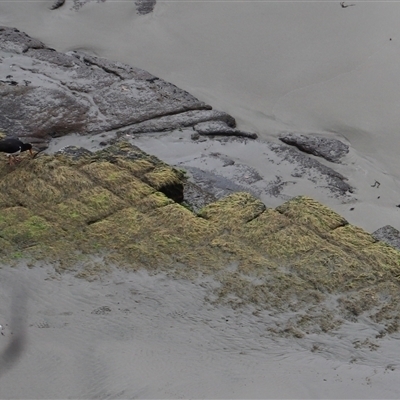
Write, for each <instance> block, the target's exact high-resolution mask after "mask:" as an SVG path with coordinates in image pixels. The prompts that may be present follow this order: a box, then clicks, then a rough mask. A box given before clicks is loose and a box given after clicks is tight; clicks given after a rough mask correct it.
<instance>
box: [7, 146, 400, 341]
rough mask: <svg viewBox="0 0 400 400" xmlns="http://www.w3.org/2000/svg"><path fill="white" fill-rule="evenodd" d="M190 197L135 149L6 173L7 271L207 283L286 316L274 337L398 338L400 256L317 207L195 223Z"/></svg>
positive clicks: (218, 297) (163, 167) (247, 201)
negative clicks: (351, 331) (140, 275)
mask: <svg viewBox="0 0 400 400" xmlns="http://www.w3.org/2000/svg"><path fill="white" fill-rule="evenodd" d="M185 185H186V182H185V176H184V174H183V173H182V172H181V171H179V170H176V169H174V168H172V167H170V166H168V165H167V164H165V163H163V162H162V161H160V160H159V159H157V158H156V157H154V156H151V155H148V154H146V153H144V152H142V151H141V150H140V149H138V148H137V147H135V146H132V145H130V144H128V143H118V144H115V145H112V146H110V147H108V148H107V149H104V150H101V151H98V152H95V153H92V152H89V151H82V150H81V149H79V148H69V149H66V150H65V151H63V152H62V153H59V154H55V155H43V154H39V155H38V156H37V157H36V158H34V159H31V158H30V156H29V155H26V156H24V159H23V160H22V161H21V163H20V164H19V165H17V166H15V167H13V166H9V165H7V164H6V163H4V164H3V163H2V164H0V188H1V191H0V243H1V246H0V249H1V261H2V262H3V263H11V264H12V263H17V262H19V260H21V259H26V260H29V263H30V264H31V265H34V264H36V263H37V262H39V263H41V262H44V261H46V262H50V263H52V264H53V265H54V266H55V268H56V269H57V270H59V271H63V270H68V271H73V272H74V273H75V274H76V276H78V277H81V278H87V279H95V278H96V277H99V276H101V274H102V273H104V272H106V271H107V270H108V268H109V267H110V266H111V265H119V266H121V267H123V268H127V269H134V270H136V269H139V268H145V269H147V270H150V271H161V270H162V271H166V272H167V273H168V274H170V275H172V276H175V277H180V278H185V279H196V277H198V276H207V275H209V276H212V277H213V279H215V280H216V281H217V282H218V285H217V286H216V287H215V289H214V291H213V293H212V294H210V299H209V300H210V301H212V302H217V303H224V304H229V305H231V306H232V307H235V308H236V307H241V306H243V305H248V304H252V305H253V306H255V307H259V308H260V309H269V310H271V312H279V313H283V314H284V313H287V315H288V317H287V323H286V324H285V325H283V326H282V325H280V326H276V327H275V328H270V329H271V334H273V333H274V332H275V333H279V334H288V335H294V336H296V337H301V336H302V335H305V334H306V333H309V332H321V331H325V332H326V331H330V330H333V329H335V328H337V327H338V326H340V325H341V324H342V323H343V322H344V321H351V322H354V321H357V320H358V319H360V318H368V319H370V320H372V321H374V323H378V324H381V325H382V335H383V336H384V335H385V334H387V333H392V332H397V331H398V328H399V325H398V322H399V315H400V309H399V304H400V301H399V300H400V298H399V297H400V296H399V293H400V290H399V289H400V280H399V276H400V275H399V263H400V253H399V252H398V251H397V250H395V249H394V248H392V247H391V246H389V245H387V244H385V243H383V242H380V241H378V240H377V239H375V238H374V237H373V236H372V235H370V234H369V233H367V232H365V231H363V230H362V229H360V228H357V227H356V226H352V225H350V224H349V223H348V222H347V221H346V220H345V219H344V218H343V217H341V216H340V215H338V214H337V213H335V212H334V211H332V210H331V209H329V208H328V207H325V206H323V205H322V204H320V203H318V202H316V201H314V200H312V199H311V198H307V197H297V198H294V199H292V200H290V201H288V202H286V203H284V204H283V205H281V206H279V207H277V208H275V209H273V208H267V207H266V206H265V205H264V204H263V203H262V202H261V201H259V200H258V199H257V198H255V197H253V196H252V195H250V194H249V193H244V192H237V193H234V194H232V195H230V196H227V197H225V198H223V199H221V200H219V201H216V202H212V203H210V204H208V205H206V206H205V207H203V208H201V209H200V211H199V212H197V213H195V212H193V211H192V210H191V207H190V204H187V203H185V202H183V200H184V196H185ZM192 186H193V184H191V186H190V187H189V190H190V191H192V190H193V187H192Z"/></svg>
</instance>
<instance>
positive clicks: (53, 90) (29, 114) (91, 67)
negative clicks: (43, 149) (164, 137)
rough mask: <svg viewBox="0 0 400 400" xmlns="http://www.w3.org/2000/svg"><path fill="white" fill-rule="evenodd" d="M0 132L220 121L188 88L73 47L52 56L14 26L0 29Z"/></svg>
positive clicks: (44, 136) (52, 133)
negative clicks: (185, 89)
mask: <svg viewBox="0 0 400 400" xmlns="http://www.w3.org/2000/svg"><path fill="white" fill-rule="evenodd" d="M0 76H4V77H5V79H4V80H1V81H0V108H1V110H2V112H1V114H0V129H1V130H4V131H5V132H6V134H7V135H8V136H18V137H31V138H37V139H38V140H37V142H40V141H41V142H42V143H44V144H45V143H46V142H47V141H49V139H50V138H52V137H57V136H63V135H66V134H69V133H78V134H93V133H100V132H108V131H113V130H116V129H119V128H125V129H128V130H129V131H130V132H132V133H136V132H153V131H163V130H168V129H175V128H176V127H181V126H184V127H186V126H193V125H195V124H197V123H199V122H204V121H209V120H211V121H219V120H220V121H222V122H223V123H224V125H225V126H226V127H228V128H229V129H232V128H231V127H234V126H235V120H234V119H233V117H231V116H229V115H228V114H226V113H223V112H218V111H214V110H212V109H211V106H209V105H207V104H205V103H203V102H201V101H199V100H198V99H196V98H195V97H194V96H192V95H191V94H190V93H188V92H186V91H184V90H182V89H179V88H178V87H176V86H175V85H173V84H171V83H168V82H166V81H163V80H162V79H159V78H157V77H155V76H153V75H151V74H150V73H148V72H146V71H144V70H141V69H138V68H134V67H131V66H129V65H125V64H122V63H119V62H112V61H109V60H105V59H101V58H97V57H94V56H91V55H88V54H84V53H80V52H69V53H65V54H64V53H59V52H57V51H55V50H54V49H50V48H48V47H46V46H45V45H44V44H43V43H42V42H40V41H39V40H36V39H32V38H31V37H29V36H28V35H27V34H25V33H23V32H20V31H18V30H17V29H15V28H7V27H0Z"/></svg>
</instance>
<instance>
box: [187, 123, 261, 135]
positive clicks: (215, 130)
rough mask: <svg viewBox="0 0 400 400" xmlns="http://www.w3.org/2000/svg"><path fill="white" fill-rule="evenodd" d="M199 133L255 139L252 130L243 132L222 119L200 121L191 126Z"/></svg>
mask: <svg viewBox="0 0 400 400" xmlns="http://www.w3.org/2000/svg"><path fill="white" fill-rule="evenodd" d="M193 129H194V130H195V131H196V132H197V133H198V134H199V135H206V136H207V135H224V136H243V137H248V138H250V139H257V134H256V133H254V132H244V131H241V130H239V129H236V128H231V127H230V126H228V125H227V124H226V123H225V122H224V121H208V122H200V123H198V124H197V125H195V126H194V128H193Z"/></svg>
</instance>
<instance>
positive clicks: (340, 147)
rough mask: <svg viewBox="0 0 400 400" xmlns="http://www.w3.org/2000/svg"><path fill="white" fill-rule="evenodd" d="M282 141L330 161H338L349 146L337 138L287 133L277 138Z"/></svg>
mask: <svg viewBox="0 0 400 400" xmlns="http://www.w3.org/2000/svg"><path fill="white" fill-rule="evenodd" d="M279 139H280V140H281V141H282V142H284V143H286V144H290V145H292V146H296V147H297V148H298V149H299V150H301V151H304V152H305V153H309V154H313V155H314V156H318V157H323V158H325V159H326V160H328V161H331V162H339V160H340V159H341V158H342V157H344V156H345V155H346V154H347V153H348V152H349V146H347V144H344V143H343V142H341V141H340V140H337V139H328V138H323V137H318V136H312V135H309V136H305V135H298V134H294V133H289V134H287V135H284V136H282V137H280V138H279Z"/></svg>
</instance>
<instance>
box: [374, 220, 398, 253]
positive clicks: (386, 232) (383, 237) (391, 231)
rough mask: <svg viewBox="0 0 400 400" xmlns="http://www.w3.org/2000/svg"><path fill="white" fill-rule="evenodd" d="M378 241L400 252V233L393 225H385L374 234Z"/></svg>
mask: <svg viewBox="0 0 400 400" xmlns="http://www.w3.org/2000/svg"><path fill="white" fill-rule="evenodd" d="M372 236H373V237H374V238H375V239H376V240H380V241H381V242H384V243H387V244H389V245H390V246H392V247H394V248H396V249H398V250H400V231H398V230H397V229H396V228H393V226H391V225H385V226H383V227H382V228H379V229H377V230H376V231H375V232H373V233H372Z"/></svg>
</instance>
